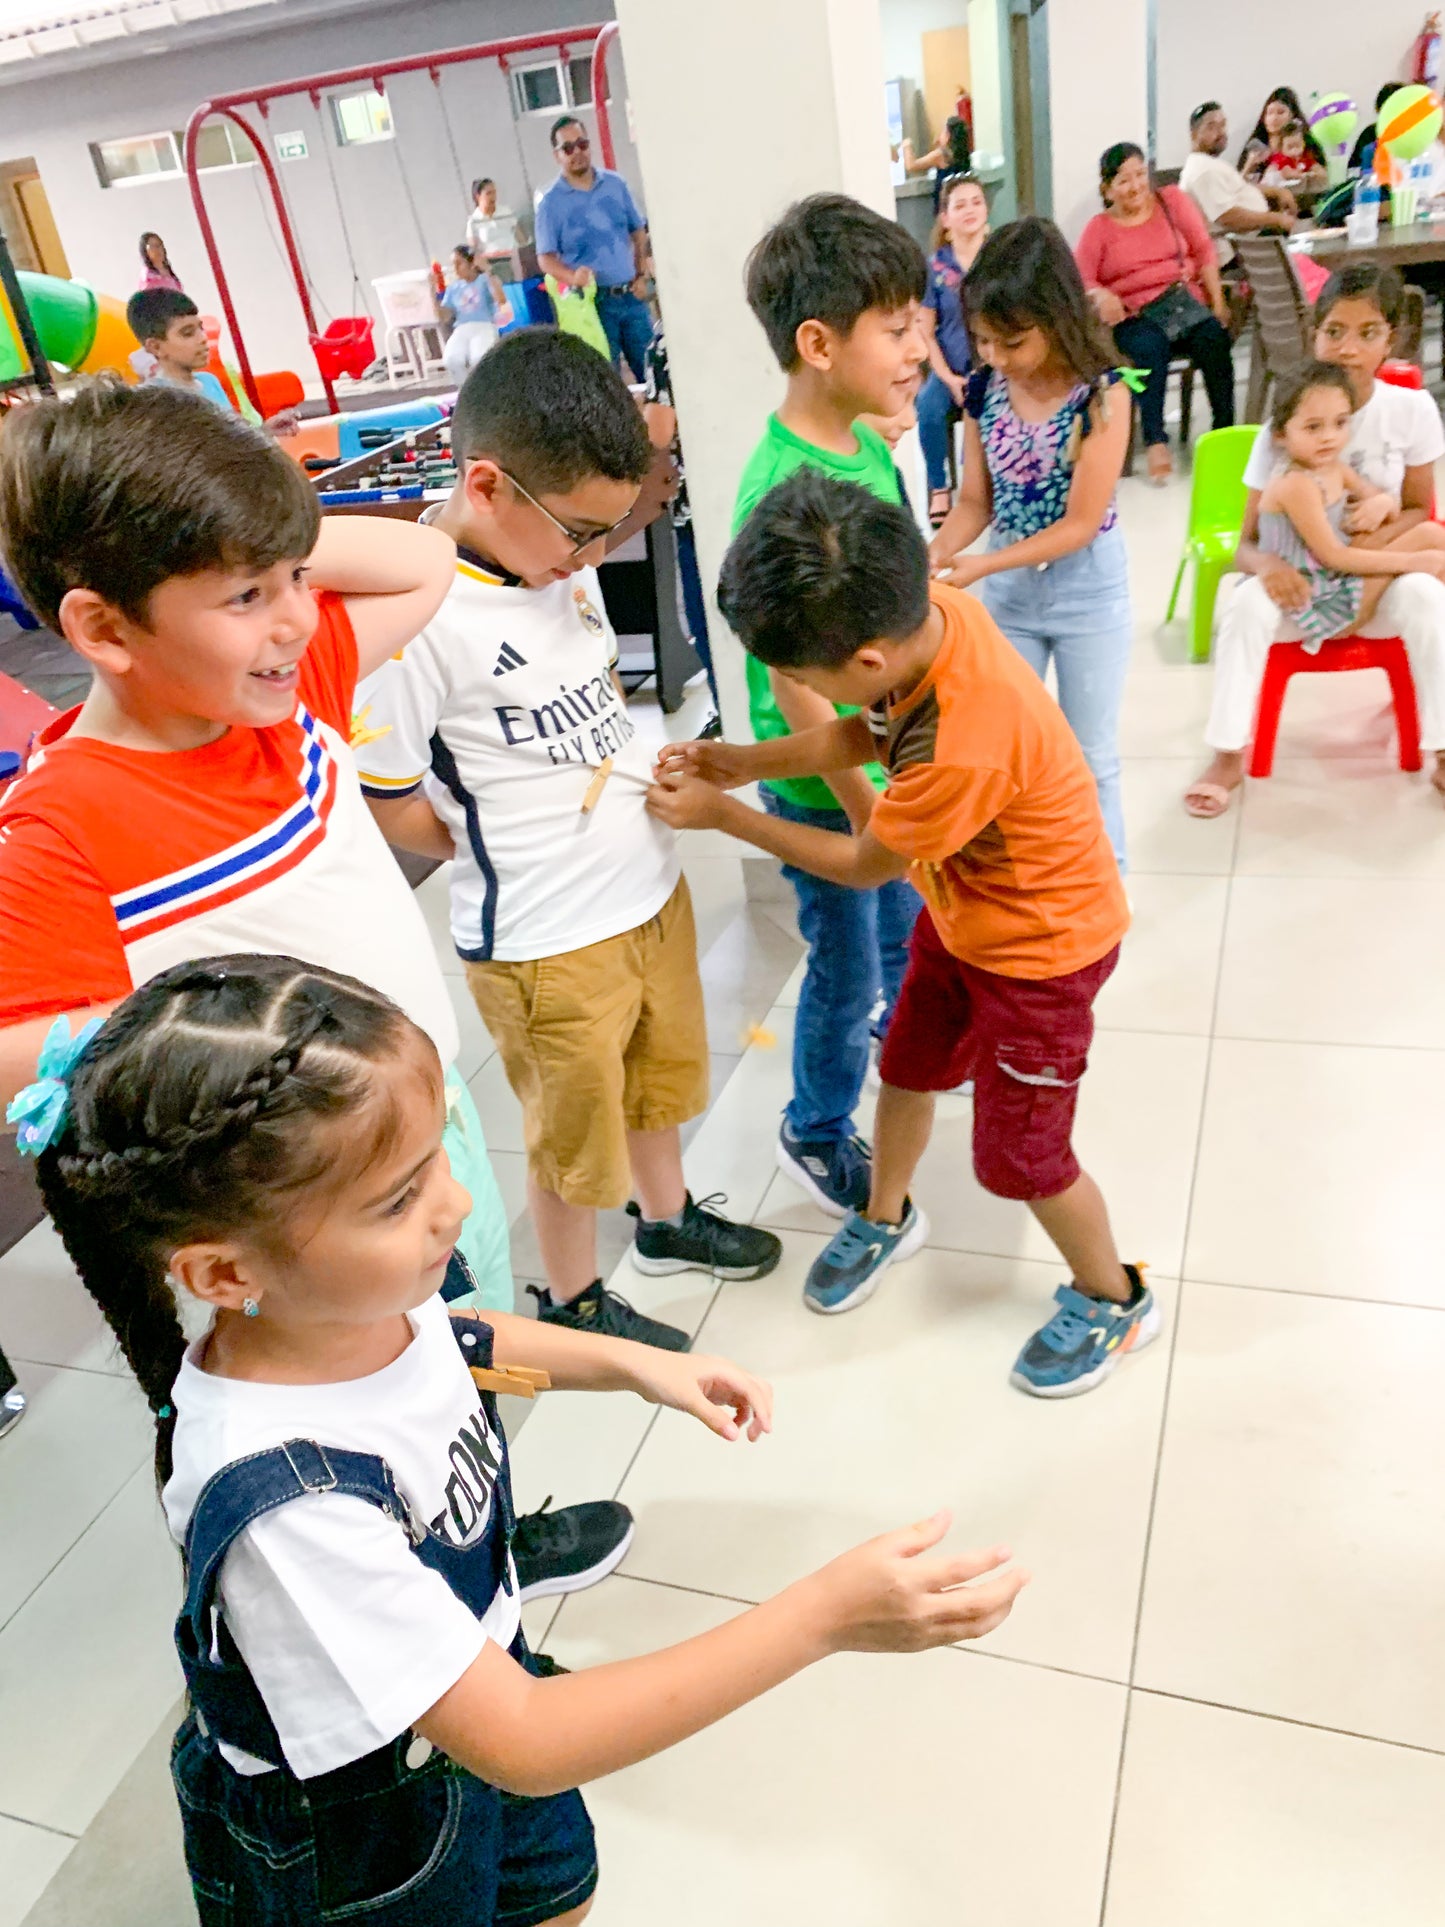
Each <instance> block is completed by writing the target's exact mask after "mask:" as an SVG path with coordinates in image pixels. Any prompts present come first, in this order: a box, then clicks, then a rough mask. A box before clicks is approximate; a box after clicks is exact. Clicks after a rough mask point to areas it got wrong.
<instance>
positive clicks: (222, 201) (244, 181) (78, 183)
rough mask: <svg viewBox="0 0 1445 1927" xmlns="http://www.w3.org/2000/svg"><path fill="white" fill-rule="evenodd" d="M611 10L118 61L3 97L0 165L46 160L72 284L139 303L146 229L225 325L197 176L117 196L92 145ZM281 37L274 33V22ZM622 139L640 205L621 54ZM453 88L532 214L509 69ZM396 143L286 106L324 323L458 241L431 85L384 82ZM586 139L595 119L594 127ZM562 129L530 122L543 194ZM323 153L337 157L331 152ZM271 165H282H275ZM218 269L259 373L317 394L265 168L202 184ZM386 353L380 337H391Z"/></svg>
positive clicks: (381, 19)
mask: <svg viewBox="0 0 1445 1927" xmlns="http://www.w3.org/2000/svg"><path fill="white" fill-rule="evenodd" d="M611 13H612V6H611V4H610V0H546V4H545V5H542V4H539V0H405V4H400V3H399V4H395V5H392V6H390V7H389V8H386V9H384V10H357V11H356V12H354V13H352V14H350V15H347V16H343V17H341V18H337V19H332V20H327V21H323V22H316V23H313V24H311V25H307V26H298V27H293V28H289V29H285V28H283V29H280V30H277V29H276V27H275V26H274V25H271V28H270V31H265V32H257V33H256V34H255V35H253V36H251V37H249V38H237V39H231V40H228V41H224V42H220V43H217V44H214V45H204V44H198V45H197V46H196V47H194V48H193V49H190V50H187V51H184V52H166V53H164V54H161V55H159V56H152V57H150V58H138V57H133V58H131V59H129V60H111V61H108V62H107V63H106V64H104V65H100V66H96V67H92V68H89V69H87V70H84V71H81V72H74V73H65V74H57V75H54V76H52V77H50V78H48V79H47V78H46V76H45V74H44V70H43V68H39V67H37V69H36V71H35V72H34V73H33V74H31V73H27V75H26V78H25V80H24V82H23V84H21V85H18V86H7V87H4V88H3V90H0V162H3V161H5V160H7V159H9V158H12V157H14V156H19V155H34V157H35V160H36V162H37V164H38V166H39V169H40V174H41V178H42V180H43V181H44V184H45V188H46V191H47V193H48V194H49V197H50V202H51V206H52V208H53V210H54V214H55V220H56V225H57V227H58V228H59V230H60V235H61V238H62V240H63V241H64V243H65V248H66V252H67V254H68V256H69V258H70V265H71V272H72V273H73V274H74V275H75V276H76V277H77V278H78V279H80V280H85V281H88V282H90V283H91V284H92V285H93V286H94V287H96V288H97V289H99V290H100V291H101V292H102V293H106V294H113V295H118V296H120V297H122V298H124V297H125V296H127V295H129V294H130V293H131V291H132V290H133V289H134V287H135V286H136V285H137V282H138V279H139V272H140V270H139V261H138V256H137V242H138V238H139V235H140V233H141V230H142V229H145V228H154V229H156V230H157V231H158V232H159V233H160V234H162V235H164V237H165V239H166V243H167V245H168V247H169V250H170V256H171V259H172V261H173V262H174V263H175V267H176V271H177V273H178V274H179V275H180V277H181V280H182V281H183V282H184V284H185V286H186V289H187V291H188V292H189V293H190V294H192V295H193V296H194V298H195V299H196V301H197V302H198V303H199V304H200V306H201V308H202V310H203V311H205V312H208V313H217V314H218V313H219V312H220V308H219V304H218V301H217V297H216V290H215V285H214V282H213V281H212V278H211V275H210V272H209V268H208V265H207V262H206V256H205V251H204V249H203V247H202V245H201V240H200V232H199V229H198V227H197V224H196V220H195V216H194V214H193V212H192V209H191V201H190V194H189V191H188V188H187V186H186V183H185V180H184V177H177V178H174V179H162V180H159V181H155V182H146V183H145V184H143V185H140V186H136V187H124V188H109V189H103V188H101V187H100V185H99V183H98V182H97V180H96V175H95V169H94V166H93V164H92V162H91V158H90V153H89V150H88V144H89V143H90V142H91V141H95V140H104V139H109V138H117V137H120V136H123V135H127V134H146V133H152V132H155V131H156V130H158V129H161V128H177V129H179V128H182V127H184V126H185V123H186V120H187V118H188V116H189V114H190V112H191V109H192V108H193V107H194V106H196V104H197V103H198V102H199V101H201V100H203V99H205V98H207V97H209V96H210V95H212V94H217V93H224V92H232V91H235V90H236V89H238V88H241V87H245V86H247V85H250V84H261V83H264V82H267V81H276V80H283V79H287V78H290V77H292V76H298V75H305V74H310V73H316V72H319V71H324V70H326V69H334V68H341V67H348V66H355V65H360V64H362V63H364V62H366V61H369V60H373V59H385V58H387V57H389V56H404V55H407V54H413V53H425V52H428V51H431V50H433V49H436V48H443V47H454V46H459V45H465V44H467V43H471V42H476V41H482V40H490V39H498V38H502V37H505V36H507V35H510V34H519V33H532V32H541V31H543V30H545V29H546V28H548V27H551V26H553V25H557V26H561V27H567V26H575V25H580V24H584V23H586V22H589V21H596V20H599V19H605V18H608V17H609V16H610V15H611ZM267 24H269V23H267ZM609 71H610V72H611V74H612V76H613V85H612V95H613V100H614V108H613V116H612V118H613V124H614V134H615V138H616V141H617V146H618V165H619V166H620V167H621V169H622V170H623V172H624V173H625V174H626V175H627V176H628V178H629V180H630V181H631V183H632V186H633V190H634V192H636V193H637V194H638V195H639V198H640V197H641V183H640V176H639V173H638V168H637V160H636V156H635V154H634V152H633V150H632V147H631V144H630V142H629V139H628V134H627V122H626V114H625V111H624V106H623V99H622V96H623V92H624V86H623V62H622V55H621V48H620V45H615V46H614V48H613V54H612V59H611V63H610V68H609ZM442 89H443V93H444V96H445V99H446V104H447V110H448V113H449V115H450V118H451V123H452V127H453V130H454V135H455V139H456V144H457V151H458V155H459V157H460V160H461V166H462V171H463V173H464V175H465V176H466V178H467V180H468V181H470V179H471V178H472V177H473V176H474V175H478V174H490V175H493V176H494V177H495V179H496V181H497V183H498V187H499V189H500V192H501V197H502V200H503V202H504V203H506V204H509V205H511V206H512V207H513V208H515V209H517V210H518V211H519V212H520V211H522V210H524V209H525V210H526V211H527V212H528V214H529V215H530V205H529V203H530V196H529V194H528V192H527V186H526V182H525V181H524V178H523V171H522V166H521V163H520V162H519V159H518V155H517V148H516V143H515V141H514V139H513V132H512V121H511V115H510V112H509V108H508V86H507V82H506V81H505V80H504V78H503V76H502V75H501V73H500V71H499V69H498V68H497V65H496V63H495V62H492V61H488V62H483V63H479V64H476V65H472V66H466V67H458V68H445V69H443V70H442ZM387 91H388V94H389V96H390V98H391V101H392V111H393V116H394V121H395V126H396V129H397V135H396V139H395V141H382V142H377V143H375V144H373V145H369V146H362V147H337V146H336V145H335V144H334V141H333V140H332V136H331V133H330V116H329V114H327V113H326V110H325V107H324V103H323V114H324V115H325V119H326V125H325V127H324V129H323V126H322V124H321V118H320V117H319V116H318V115H317V113H316V112H315V110H314V109H313V108H312V106H311V103H310V101H309V100H307V99H306V97H305V96H304V95H298V96H296V97H295V99H294V100H285V101H278V102H276V103H274V104H273V106H272V109H271V119H270V122H269V129H270V132H271V133H273V134H275V133H286V132H289V131H291V130H293V129H297V128H299V129H301V130H303V131H304V132H305V134H306V137H307V143H308V147H309V156H308V158H307V159H306V160H304V161H291V162H286V163H282V164H280V166H279V173H280V176H281V181H282V186H283V188H284V190H285V193H286V196H287V199H288V202H289V205H290V208H291V213H292V219H293V222H294V225H295V227H296V231H297V235H298V237H299V240H300V243H301V249H302V253H303V256H304V258H305V263H306V267H307V269H308V271H309V274H310V277H311V280H312V282H313V284H314V286H315V290H316V295H317V297H318V319H319V320H320V323H321V325H322V326H323V327H324V326H325V320H326V316H325V313H324V312H322V309H323V307H324V309H326V310H329V311H330V312H331V313H332V314H350V313H352V312H356V313H361V312H371V313H373V314H375V313H376V312H377V311H376V307H375V299H374V296H373V294H372V291H371V286H370V283H371V280H372V278H373V277H374V276H376V275H381V274H389V273H393V272H396V271H398V270H401V269H405V268H410V267H416V266H418V265H421V263H422V262H423V261H424V260H426V259H430V258H431V257H432V256H437V257H439V258H440V259H442V260H443V261H445V259H446V255H447V251H448V250H449V249H450V248H451V246H452V245H453V244H454V243H455V242H456V241H457V240H459V239H460V238H461V236H462V232H463V228H464V225H465V222H466V216H467V213H468V200H467V198H464V197H463V196H462V195H461V194H460V193H459V191H458V185H457V178H456V172H455V169H454V167H453V164H452V159H451V154H450V150H449V149H448V146H447V139H446V133H445V129H444V127H443V125H442V122H441V119H440V117H439V115H438V111H437V103H436V94H435V90H434V89H433V87H432V83H431V80H430V79H429V77H428V76H427V75H426V74H425V73H420V74H403V75H398V76H395V77H393V78H392V79H389V80H388V81H387ZM583 118H584V120H586V121H587V122H588V123H589V124H590V123H591V121H592V116H591V114H590V112H586V113H584V115H583ZM550 119H551V117H550V116H546V115H537V116H531V117H528V118H525V119H523V120H522V121H521V122H520V123H519V130H520V133H521V137H522V147H523V152H524V155H525V161H526V169H527V173H528V174H529V175H530V179H531V184H532V186H533V187H534V188H535V187H537V186H539V185H544V184H545V183H546V182H547V181H549V180H550V179H551V178H552V175H553V173H554V171H555V170H554V168H553V164H552V161H551V158H550V155H549V152H548V145H547V128H548V126H549V124H550ZM323 141H324V142H325V143H328V144H329V145H328V146H326V147H324V146H323ZM398 150H399V151H400V155H401V157H402V158H404V160H405V165H406V172H407V175H408V177H409V179H410V183H411V191H412V195H413V196H414V198H415V201H416V204H417V207H418V209H419V210H420V214H421V221H422V227H423V231H424V235H425V242H426V246H425V251H424V252H423V248H422V245H421V242H420V241H419V239H418V236H417V229H416V223H415V221H414V220H413V218H412V215H411V212H410V209H409V207H408V205H407V198H406V193H405V190H404V188H403V186H402V182H401V178H400V175H399V171H398ZM327 152H329V155H330V158H331V161H332V163H333V164H334V167H335V170H336V178H337V185H338V187H339V190H340V194H341V199H342V203H343V206H344V207H345V210H346V217H347V223H348V226H349V228H350V232H351V238H352V245H353V249H354V253H355V257H356V269H357V274H358V276H359V278H360V282H361V290H360V293H359V295H358V297H357V303H356V305H355V306H353V295H352V274H351V268H350V267H349V265H348V263H347V258H346V249H345V245H344V243H343V240H342V235H341V229H340V224H339V222H338V220H337V214H336V202H335V199H334V197H333V194H332V188H331V184H330V180H329V178H328V174H327V169H326V159H325V155H326V153H327ZM273 157H274V156H273ZM202 180H203V183H204V188H205V195H206V204H207V206H208V208H209V209H210V210H211V218H212V221H213V223H214V225H215V229H216V234H217V238H218V240H219V242H220V247H221V253H222V258H223V260H224V262H225V264H226V268H227V272H228V275H229V276H230V280H231V287H232V293H233V298H234V299H235V302H236V307H237V312H238V315H239V317H240V322H241V327H242V329H243V331H244V333H245V337H246V344H247V347H248V349H249V351H250V353H251V357H252V363H253V366H255V367H256V368H257V369H268V368H294V369H295V370H296V372H297V373H298V374H299V375H300V376H301V377H302V379H303V380H306V381H310V380H312V379H314V377H315V373H316V370H315V363H314V362H313V360H312V358H311V354H310V351H309V348H308V347H307V343H306V333H305V327H304V324H303V322H302V319H301V314H300V309H299V306H298V304H297V300H296V296H295V294H294V292H293V291H292V287H291V282H290V277H289V274H288V272H287V270H286V267H285V264H284V260H283V257H282V253H281V244H280V237H279V234H278V233H277V231H276V227H275V222H274V219H273V218H272V216H271V214H270V199H269V196H268V195H267V193H266V189H265V182H264V178H263V177H262V175H261V171H260V169H259V168H256V167H250V168H244V169H239V170H236V171H231V172H210V173H207V174H205V175H203V176H202ZM378 340H379V336H378Z"/></svg>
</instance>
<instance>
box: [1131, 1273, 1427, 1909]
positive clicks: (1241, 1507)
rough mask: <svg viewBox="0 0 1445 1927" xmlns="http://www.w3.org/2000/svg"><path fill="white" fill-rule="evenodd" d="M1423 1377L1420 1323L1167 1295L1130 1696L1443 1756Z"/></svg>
mask: <svg viewBox="0 0 1445 1927" xmlns="http://www.w3.org/2000/svg"><path fill="white" fill-rule="evenodd" d="M1442 1376H1445V1318H1442V1317H1441V1316H1440V1314H1439V1313H1438V1312H1433V1311H1424V1310H1417V1309H1414V1308H1405V1307H1401V1306H1396V1305H1365V1304H1344V1303H1341V1302H1339V1301H1338V1300H1332V1299H1328V1298H1305V1297H1299V1296H1293V1295H1291V1294H1289V1293H1286V1292H1259V1291H1237V1290H1229V1289H1227V1288H1223V1287H1219V1286H1210V1285H1198V1284H1194V1283H1192V1282H1191V1283H1189V1284H1188V1285H1186V1286H1185V1289H1184V1295H1183V1310H1182V1312H1181V1314H1180V1318H1179V1330H1178V1335H1177V1339H1176V1343H1175V1350H1174V1372H1173V1379H1172V1383H1171V1387H1170V1394H1169V1419H1168V1426H1167V1430H1166V1434H1165V1439H1164V1450H1163V1456H1162V1459H1161V1462H1160V1472H1159V1492H1158V1498H1157V1501H1156V1505H1155V1514H1154V1525H1153V1531H1152V1535H1151V1538H1150V1544H1149V1564H1148V1573H1147V1577H1146V1582H1145V1587H1144V1610H1143V1617H1142V1619H1141V1622H1140V1634H1139V1655H1138V1665H1137V1670H1136V1672H1135V1679H1136V1681H1137V1682H1138V1683H1139V1684H1140V1685H1143V1686H1151V1687H1157V1688H1159V1689H1160V1690H1161V1691H1165V1692H1171V1693H1180V1694H1185V1695H1188V1696H1189V1697H1191V1698H1195V1699H1209V1700H1214V1701H1218V1702H1221V1703H1223V1704H1225V1705H1228V1706H1237V1707H1241V1708H1244V1709H1246V1710H1248V1711H1255V1712H1263V1713H1275V1714H1279V1715H1281V1716H1283V1717H1285V1718H1287V1719H1295V1720H1305V1721H1309V1722H1311V1723H1314V1724H1317V1725H1321V1726H1331V1727H1338V1728H1341V1729H1343V1730H1345V1731H1348V1732H1354V1733H1363V1734H1367V1735H1369V1736H1371V1737H1373V1738H1376V1739H1387V1740H1398V1741H1404V1742H1406V1743H1407V1744H1410V1745H1414V1746H1425V1747H1433V1748H1434V1749H1435V1750H1436V1751H1437V1752H1445V1677H1442V1674H1441V1670H1440V1667H1439V1665H1438V1663H1437V1662H1438V1657H1439V1631H1440V1602H1441V1600H1442V1599H1445V1540H1442V1536H1441V1533H1440V1531H1439V1524H1440V1517H1441V1507H1440V1468H1441V1466H1442V1465H1445V1413H1442V1409H1441V1401H1440V1385H1441V1381H1442ZM1107 1389H1108V1388H1107V1387H1105V1390H1106V1391H1107ZM1308 1917H1309V1916H1308V1915H1305V1916H1302V1918H1308ZM1384 1917H1385V1916H1381V1918H1384Z"/></svg>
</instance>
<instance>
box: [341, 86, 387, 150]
mask: <svg viewBox="0 0 1445 1927" xmlns="http://www.w3.org/2000/svg"><path fill="white" fill-rule="evenodd" d="M331 123H332V125H333V127H334V128H335V129H336V144H337V146H338V147H359V146H361V145H362V143H363V142H365V141H389V140H391V139H392V137H393V135H394V133H395V129H394V128H393V127H392V124H391V102H390V101H389V100H388V99H387V97H386V95H385V94H379V93H378V92H377V91H376V89H375V88H374V87H368V88H367V89H366V90H365V92H364V93H360V94H333V95H332V96H331Z"/></svg>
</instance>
